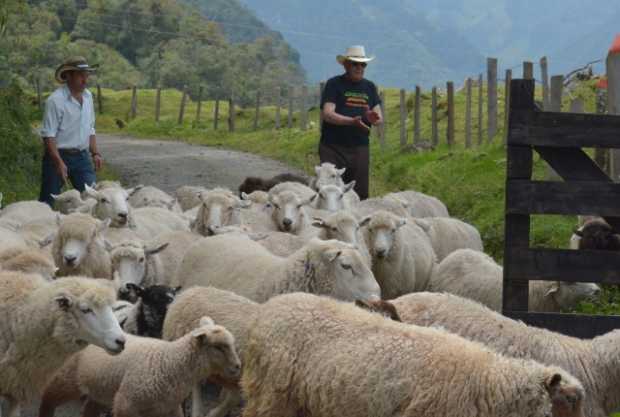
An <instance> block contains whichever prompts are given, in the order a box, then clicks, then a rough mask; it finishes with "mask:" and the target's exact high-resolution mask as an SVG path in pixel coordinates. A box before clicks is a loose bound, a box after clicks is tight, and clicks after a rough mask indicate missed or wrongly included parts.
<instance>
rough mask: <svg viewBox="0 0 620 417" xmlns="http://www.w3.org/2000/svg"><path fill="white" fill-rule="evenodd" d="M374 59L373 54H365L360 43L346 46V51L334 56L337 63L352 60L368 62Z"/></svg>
mask: <svg viewBox="0 0 620 417" xmlns="http://www.w3.org/2000/svg"><path fill="white" fill-rule="evenodd" d="M373 59H375V57H374V56H366V50H365V49H364V47H363V46H361V45H355V46H351V47H350V48H347V51H346V52H345V53H344V55H338V56H337V57H336V61H338V63H339V64H341V65H342V64H344V63H345V61H353V62H370V61H372V60H373Z"/></svg>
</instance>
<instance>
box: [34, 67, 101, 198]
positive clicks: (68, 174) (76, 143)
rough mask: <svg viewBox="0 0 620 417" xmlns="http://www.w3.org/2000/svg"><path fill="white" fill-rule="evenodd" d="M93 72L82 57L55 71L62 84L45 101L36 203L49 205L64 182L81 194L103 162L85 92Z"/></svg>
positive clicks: (93, 180) (87, 93)
mask: <svg viewBox="0 0 620 417" xmlns="http://www.w3.org/2000/svg"><path fill="white" fill-rule="evenodd" d="M94 70H95V68H94V67H91V66H89V65H88V63H87V62H86V59H84V58H83V57H74V58H71V59H69V60H67V62H65V63H64V64H62V65H61V66H60V67H58V69H57V70H56V75H55V77H56V81H58V82H59V83H61V84H62V86H61V87H59V88H57V89H56V91H54V92H53V93H52V94H51V95H50V96H49V98H48V99H47V101H46V102H45V112H44V114H43V128H42V129H41V137H42V138H43V143H44V146H45V155H44V156H43V177H42V183H41V194H40V196H39V200H40V201H42V202H44V203H47V204H49V205H50V206H52V205H53V204H54V199H53V198H52V194H60V191H61V189H62V186H63V184H65V183H66V182H67V180H69V181H71V184H72V185H73V187H74V188H75V189H77V190H78V191H80V192H82V191H84V188H85V185H86V184H88V185H89V186H90V185H93V184H94V183H95V182H96V179H97V178H96V176H95V170H99V169H100V168H101V166H102V164H103V159H102V158H101V155H100V154H99V152H98V151H97V138H96V136H95V111H94V105H93V96H92V94H91V93H90V91H88V90H87V89H86V83H87V81H88V76H89V74H90V73H91V72H93V71H94ZM93 165H94V166H93Z"/></svg>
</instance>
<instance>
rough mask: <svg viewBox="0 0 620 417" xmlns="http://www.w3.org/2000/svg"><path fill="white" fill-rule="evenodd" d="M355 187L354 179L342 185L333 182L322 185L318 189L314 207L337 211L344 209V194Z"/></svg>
mask: <svg viewBox="0 0 620 417" xmlns="http://www.w3.org/2000/svg"><path fill="white" fill-rule="evenodd" d="M353 187H355V181H352V182H350V183H349V184H347V185H345V186H344V187H339V186H337V185H334V184H329V185H323V186H321V188H320V189H319V191H318V200H317V203H316V208H318V209H321V210H327V211H338V210H342V209H344V208H345V207H344V195H345V193H347V192H349V191H351V190H352V189H353Z"/></svg>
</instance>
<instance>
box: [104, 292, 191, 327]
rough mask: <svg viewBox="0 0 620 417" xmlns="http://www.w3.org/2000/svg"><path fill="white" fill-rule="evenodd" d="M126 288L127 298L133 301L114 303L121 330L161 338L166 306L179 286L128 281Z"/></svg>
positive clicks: (173, 297) (166, 310)
mask: <svg viewBox="0 0 620 417" xmlns="http://www.w3.org/2000/svg"><path fill="white" fill-rule="evenodd" d="M127 290H128V291H129V293H130V295H128V298H129V299H132V300H133V299H135V302H134V303H133V304H132V303H130V302H128V301H117V302H116V304H115V305H114V315H115V316H116V318H117V319H118V322H119V323H120V325H121V327H122V328H123V330H124V331H125V332H127V333H129V334H133V335H136V336H144V337H154V338H156V339H161V337H162V328H163V326H164V320H165V318H166V314H167V312H168V306H169V305H170V304H171V303H172V302H173V301H174V299H175V297H176V295H177V294H178V292H179V291H180V290H181V288H180V287H177V288H172V287H168V286H167V285H151V286H150V287H141V286H139V285H134V284H131V283H130V284H127Z"/></svg>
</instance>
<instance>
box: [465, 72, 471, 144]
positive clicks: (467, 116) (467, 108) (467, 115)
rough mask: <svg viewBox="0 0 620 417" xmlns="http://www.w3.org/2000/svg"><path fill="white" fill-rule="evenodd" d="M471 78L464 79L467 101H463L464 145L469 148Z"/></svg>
mask: <svg viewBox="0 0 620 417" xmlns="http://www.w3.org/2000/svg"><path fill="white" fill-rule="evenodd" d="M471 84H472V82H471V78H468V79H467V81H466V92H467V99H466V100H467V101H466V103H465V147H466V148H471V102H472V100H471V95H472V89H471Z"/></svg>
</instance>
